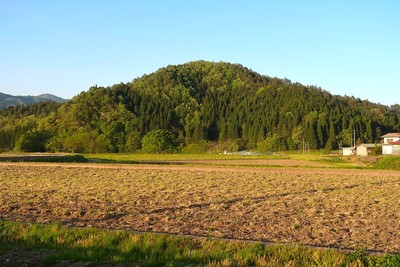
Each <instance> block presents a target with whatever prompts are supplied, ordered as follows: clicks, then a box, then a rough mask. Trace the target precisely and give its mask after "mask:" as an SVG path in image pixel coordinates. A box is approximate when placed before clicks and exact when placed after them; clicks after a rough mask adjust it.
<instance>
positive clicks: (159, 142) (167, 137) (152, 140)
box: [142, 130, 177, 153]
mask: <svg viewBox="0 0 400 267" xmlns="http://www.w3.org/2000/svg"><path fill="white" fill-rule="evenodd" d="M176 148H177V145H176V142H175V139H174V136H173V134H172V133H171V132H170V131H166V130H154V131H150V132H148V133H147V134H146V135H145V136H144V137H143V139H142V151H143V152H145V153H173V152H176Z"/></svg>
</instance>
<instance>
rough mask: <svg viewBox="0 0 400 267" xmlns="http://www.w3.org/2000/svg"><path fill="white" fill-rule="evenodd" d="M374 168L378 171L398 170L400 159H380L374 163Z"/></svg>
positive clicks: (388, 157)
mask: <svg viewBox="0 0 400 267" xmlns="http://www.w3.org/2000/svg"><path fill="white" fill-rule="evenodd" d="M374 168H375V169H379V170H400V157H399V156H386V157H382V158H381V159H379V160H378V161H377V162H376V163H375V165H374Z"/></svg>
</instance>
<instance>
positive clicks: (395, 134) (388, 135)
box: [382, 133, 400, 138]
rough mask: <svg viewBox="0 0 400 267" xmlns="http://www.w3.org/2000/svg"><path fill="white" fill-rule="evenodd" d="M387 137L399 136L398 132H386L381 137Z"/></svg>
mask: <svg viewBox="0 0 400 267" xmlns="http://www.w3.org/2000/svg"><path fill="white" fill-rule="evenodd" d="M388 137H400V133H387V134H385V135H382V138H388Z"/></svg>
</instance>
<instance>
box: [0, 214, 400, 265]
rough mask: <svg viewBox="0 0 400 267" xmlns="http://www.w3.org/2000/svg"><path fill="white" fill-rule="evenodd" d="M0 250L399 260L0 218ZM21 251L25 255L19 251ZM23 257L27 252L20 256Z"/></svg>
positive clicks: (49, 261)
mask: <svg viewBox="0 0 400 267" xmlns="http://www.w3.org/2000/svg"><path fill="white" fill-rule="evenodd" d="M0 248H2V249H1V250H0V253H2V254H3V255H7V253H8V252H10V251H12V253H13V255H14V256H15V253H16V252H17V253H18V251H27V250H32V251H35V250H39V249H40V250H41V251H43V250H46V251H47V253H42V256H41V257H40V258H39V262H38V264H39V265H54V264H57V263H58V262H61V261H65V260H68V261H70V262H81V263H82V262H87V263H96V264H100V265H101V264H111V265H117V264H137V265H139V266H398V265H396V264H398V263H399V262H400V255H383V256H368V255H366V254H365V253H363V252H362V251H356V252H354V253H344V252H341V251H338V250H335V249H311V248H305V247H301V246H297V245H291V246H283V245H277V246H266V245H263V244H262V243H247V242H240V241H224V240H212V239H205V238H201V239H199V238H190V237H181V236H172V235H162V234H138V233H133V232H126V231H110V230H100V229H95V228H65V227H63V226H61V225H60V224H57V223H56V224H50V225H39V224H22V223H18V222H12V221H0ZM21 256H22V257H24V255H21ZM25 257H26V256H25Z"/></svg>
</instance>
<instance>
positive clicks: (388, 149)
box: [382, 132, 400, 155]
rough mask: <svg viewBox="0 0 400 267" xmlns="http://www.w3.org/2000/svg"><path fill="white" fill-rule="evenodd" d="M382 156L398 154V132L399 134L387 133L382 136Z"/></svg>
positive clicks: (399, 138)
mask: <svg viewBox="0 0 400 267" xmlns="http://www.w3.org/2000/svg"><path fill="white" fill-rule="evenodd" d="M382 138H383V144H382V154H383V155H392V154H400V132H399V133H387V134H385V135H383V136H382Z"/></svg>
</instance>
